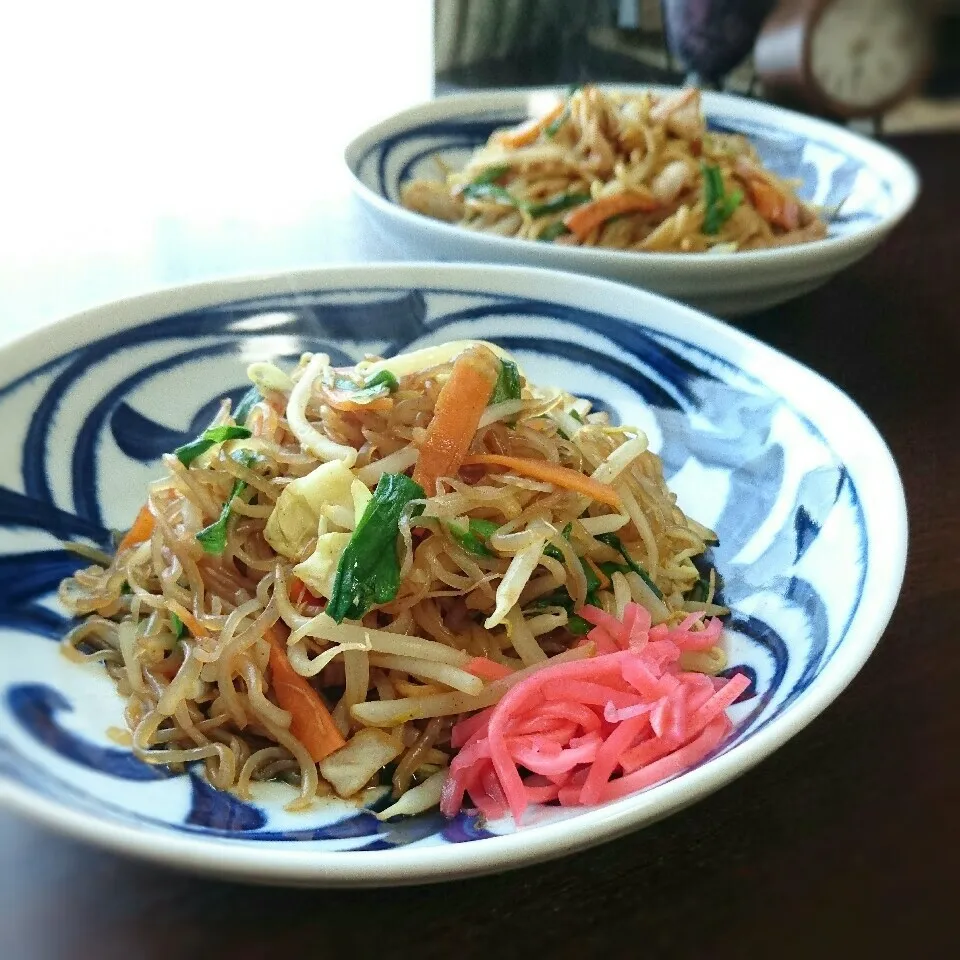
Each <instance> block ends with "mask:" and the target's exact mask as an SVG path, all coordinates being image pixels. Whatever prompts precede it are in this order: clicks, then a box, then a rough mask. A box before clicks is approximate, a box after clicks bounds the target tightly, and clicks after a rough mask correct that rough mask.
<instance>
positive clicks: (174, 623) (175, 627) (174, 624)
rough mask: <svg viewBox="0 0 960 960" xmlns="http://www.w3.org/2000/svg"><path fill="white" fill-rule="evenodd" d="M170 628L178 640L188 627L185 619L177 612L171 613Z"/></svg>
mask: <svg viewBox="0 0 960 960" xmlns="http://www.w3.org/2000/svg"><path fill="white" fill-rule="evenodd" d="M170 629H171V630H172V631H173V635H174V637H175V638H176V639H177V640H179V639H180V638H181V637H182V636H183V631H184V630H185V629H186V627H184V625H183V621H182V620H181V619H180V618H179V617H178V616H177V615H176V614H175V613H171V614H170Z"/></svg>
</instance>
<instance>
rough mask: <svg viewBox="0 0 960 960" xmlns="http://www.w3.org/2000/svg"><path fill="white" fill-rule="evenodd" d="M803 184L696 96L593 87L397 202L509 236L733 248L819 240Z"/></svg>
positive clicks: (411, 188) (663, 248)
mask: <svg viewBox="0 0 960 960" xmlns="http://www.w3.org/2000/svg"><path fill="white" fill-rule="evenodd" d="M797 186H798V184H797V183H794V182H790V181H787V180H783V179H781V178H779V177H777V176H776V175H774V174H773V173H771V172H770V171H769V170H767V169H765V168H764V166H763V164H762V163H761V162H760V159H759V157H758V155H757V152H756V150H755V149H754V147H753V146H752V145H751V143H750V141H749V140H748V139H747V138H746V137H743V136H740V135H738V134H726V133H714V132H710V131H709V130H708V129H707V125H706V122H705V120H704V116H703V113H702V110H701V105H700V92H699V91H698V90H696V89H693V88H688V89H685V90H682V91H678V92H675V93H668V94H665V95H658V94H655V93H652V92H644V93H638V94H627V93H610V92H607V91H604V90H601V89H599V88H597V87H592V86H587V87H582V88H580V89H578V90H575V91H574V92H572V93H571V94H570V96H569V97H568V98H567V99H566V100H564V101H561V102H558V103H557V104H556V105H555V106H554V107H552V108H551V109H550V110H548V111H547V112H546V113H545V114H543V115H542V116H540V117H538V118H536V119H533V120H530V121H529V122H527V123H524V124H522V125H521V126H519V127H516V128H511V129H502V130H497V131H496V132H494V133H493V135H492V136H491V137H490V139H489V140H488V141H487V143H486V144H485V145H484V146H482V147H480V148H479V149H478V150H476V151H475V152H474V153H473V155H472V156H471V157H470V159H469V160H468V161H467V164H466V166H465V167H464V168H463V169H462V170H456V171H450V172H448V173H447V175H446V179H445V180H444V181H443V182H440V181H433V180H422V179H420V180H412V181H409V182H407V183H406V184H404V185H403V187H402V190H401V200H402V202H403V205H404V206H406V207H408V208H409V209H411V210H415V211H417V212H418V213H423V214H426V215H427V216H429V217H433V218H435V219H438V220H446V221H448V222H450V223H455V224H458V225H460V226H463V227H467V228H469V229H471V230H477V231H480V232H483V233H491V234H498V235H500V236H505V237H518V238H520V239H524V240H540V241H548V242H552V243H558V244H565V245H570V246H584V247H606V248H611V249H616V250H644V251H649V252H661V253H703V252H708V251H713V252H716V253H726V252H735V251H738V250H758V249H762V248H765V247H778V246H786V245H789V244H796V243H804V242H807V241H810V240H818V239H820V238H821V237H824V236H825V235H826V226H825V224H824V223H823V221H822V219H821V218H820V216H819V215H818V213H817V211H816V209H815V208H814V207H812V206H810V205H808V204H806V203H804V202H803V201H802V200H800V199H799V198H798V197H797V194H796V188H797Z"/></svg>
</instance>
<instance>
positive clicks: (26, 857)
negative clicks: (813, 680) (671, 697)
mask: <svg viewBox="0 0 960 960" xmlns="http://www.w3.org/2000/svg"><path fill="white" fill-rule="evenodd" d="M896 146H898V147H899V148H900V149H902V150H903V151H904V152H905V153H906V154H907V156H908V157H910V158H911V159H912V160H913V161H914V162H915V163H916V165H917V167H918V168H919V170H920V173H921V175H922V178H923V181H924V189H923V195H922V197H921V200H920V202H919V204H918V206H917V208H916V210H915V211H914V212H913V213H912V214H911V215H910V217H909V218H908V220H907V221H906V222H905V223H904V224H903V225H902V226H901V227H900V228H899V229H898V231H897V232H896V234H895V235H894V236H893V237H892V238H891V239H890V240H889V241H888V242H887V243H886V244H885V245H884V246H883V247H882V248H881V249H880V250H879V251H877V252H876V253H875V254H874V255H873V256H871V257H870V258H868V259H867V260H866V261H865V262H864V263H862V264H860V265H859V266H857V267H855V268H853V269H851V270H850V271H848V272H847V273H845V274H843V275H842V276H840V277H837V278H836V279H835V280H834V281H833V282H831V283H830V284H829V285H828V286H826V287H825V288H823V289H822V290H821V291H819V292H817V293H815V294H813V295H810V296H807V297H804V298H803V299H801V300H797V301H796V302H794V303H792V304H789V305H787V306H785V307H781V308H777V309H775V310H772V311H769V312H768V313H765V314H763V315H759V316H755V317H751V318H749V319H748V320H746V321H742V322H741V326H743V327H745V328H746V329H747V330H749V331H750V332H751V333H753V334H755V335H756V336H758V337H760V338H761V339H763V340H765V341H767V342H768V343H771V344H773V345H774V346H776V347H779V348H780V349H782V350H784V351H785V352H786V353H789V354H790V355H792V356H794V357H796V358H798V359H799V360H801V361H803V362H804V363H806V364H808V365H809V366H811V367H813V368H814V369H816V370H818V371H819V372H821V373H823V374H824V375H826V376H827V377H829V378H830V379H831V380H833V381H834V382H835V383H837V384H838V385H839V386H841V387H842V388H843V389H844V390H846V391H848V392H849V393H850V395H851V396H852V397H853V398H854V399H855V400H856V401H857V402H859V403H860V404H861V405H862V406H863V408H864V409H865V410H866V412H867V413H868V414H869V415H870V416H871V417H872V418H873V420H874V421H875V422H876V424H877V426H878V427H879V429H880V431H881V433H882V434H883V435H884V436H885V437H886V439H887V441H888V443H889V444H890V446H891V447H892V449H893V453H894V455H895V457H896V459H897V462H898V463H899V465H900V469H901V472H902V475H903V480H904V484H905V486H906V491H907V500H908V506H909V516H910V556H909V563H908V568H907V576H906V582H905V584H904V588H903V593H902V595H901V600H900V603H899V605H898V607H897V609H896V612H895V614H894V616H893V620H892V622H891V624H890V626H889V628H888V630H887V632H886V634H885V636H884V638H883V640H882V641H881V643H880V646H879V647H878V649H877V651H876V653H875V654H874V655H873V656H872V657H871V659H870V661H869V662H868V663H867V665H866V666H865V667H864V669H863V671H862V672H861V673H860V675H859V676H858V677H857V678H856V679H855V680H854V682H853V683H852V684H851V686H850V687H849V688H848V690H847V691H846V692H845V693H843V694H842V695H841V697H840V698H839V700H838V701H837V702H836V703H835V704H834V705H833V706H831V707H830V708H829V709H828V710H827V711H826V712H825V713H824V714H823V715H822V716H821V717H820V718H819V719H817V720H816V721H815V722H814V723H812V724H811V725H810V726H809V727H808V728H807V729H806V730H805V731H804V732H803V733H801V734H800V735H798V736H797V737H795V738H794V739H793V740H792V741H790V742H789V743H788V744H786V745H785V746H784V747H783V748H782V749H780V750H779V751H778V752H777V753H776V754H775V755H774V756H772V757H770V758H769V759H768V760H766V761H765V762H764V763H762V764H761V765H760V766H759V767H758V768H756V769H755V770H753V771H752V772H750V773H749V774H747V775H746V776H744V777H742V778H741V779H739V780H737V781H736V782H734V783H733V784H731V785H730V786H728V787H726V788H725V789H723V790H721V791H720V792H719V793H716V794H714V795H713V796H711V797H709V798H708V799H706V800H704V801H702V802H701V803H698V804H697V805H696V806H694V807H692V808H691V809H689V810H686V811H685V812H683V813H680V814H677V815H676V816H673V817H670V818H669V819H667V820H666V821H664V822H662V823H659V824H657V825H655V826H652V827H648V828H646V829H644V830H641V831H639V832H637V833H635V834H633V835H632V836H628V837H625V838H623V839H621V840H617V841H615V842H613V843H610V844H607V845H605V846H602V847H599V848H597V849H594V850H591V851H588V852H586V853H581V854H576V855H573V856H570V857H567V858H565V859H562V860H558V861H555V862H553V863H549V864H546V865H542V866H537V867H533V868H529V869H524V870H519V871H516V872H514V873H509V874H504V875H501V876H493V877H488V878H484V879H479V880H472V881H464V882H457V883H449V884H446V885H444V886H433V887H418V888H408V889H399V890H384V891H357V892H354V891H323V890H282V889H257V888H253V887H243V886H238V885H234V884H228V883H220V882H216V881H213V880H209V879H197V878H194V877H191V876H188V875H181V874H178V873H172V872H168V871H165V870H161V869H158V868H155V867H152V866H147V865H143V864H140V863H136V862H132V861H127V860H123V859H120V858H118V857H116V856H113V855H110V854H107V853H103V852H101V851H99V850H96V849H92V848H87V847H84V846H81V845H79V844H76V843H74V842H72V841H69V840H65V839H62V838H60V837H58V836H55V835H53V834H51V833H48V832H46V831H45V830H42V829H39V828H37V827H34V826H33V825H31V824H30V823H27V822H25V821H22V820H20V819H17V818H14V817H12V816H10V815H8V814H3V813H0V857H2V862H0V956H2V957H3V958H5V960H34V958H41V957H43V958H47V957H50V958H60V957H71V958H73V957H76V958H80V960H86V958H90V960H93V958H97V960H112V958H114V957H116V958H124V960H129V958H153V957H158V958H159V957H164V958H167V957H169V958H191V957H204V958H207V957H220V956H223V957H230V958H232V960H243V958H259V957H282V956H287V957H294V956H296V957H338V958H343V957H366V956H381V957H393V956H411V957H413V956H416V957H421V958H428V957H448V956H449V957H452V956H481V955H488V954H489V953H490V951H495V955H496V956H503V957H506V956H510V957H513V956H528V957H539V956H546V955H549V954H551V953H559V955H561V956H567V955H573V954H575V953H576V954H578V955H582V956H591V957H592V956H601V955H610V956H633V955H637V956H639V955H641V954H643V955H645V956H670V957H698V958H699V957H709V958H725V957H736V958H752V957H819V956H824V957H833V956H840V955H846V956H851V957H860V956H863V957H867V956H881V957H885V956H894V955H899V954H905V953H906V952H907V951H911V952H915V953H916V954H917V955H918V956H922V957H927V956H948V955H954V956H957V955H960V952H957V953H954V952H953V951H952V950H951V949H949V947H950V945H951V944H952V946H953V948H960V934H958V926H957V921H956V915H955V912H954V911H955V910H956V906H955V900H956V897H955V894H954V893H952V892H951V891H952V890H954V889H955V883H953V882H951V881H952V880H955V874H956V872H957V870H956V867H957V863H958V857H957V854H958V852H960V850H958V843H957V839H956V838H957V827H956V824H957V812H958V809H960V763H958V751H957V744H958V743H960V709H958V707H960V703H958V698H957V690H958V688H960V637H958V635H957V633H956V628H955V626H954V625H953V616H954V611H953V608H952V603H957V602H960V564H958V562H957V546H956V544H957V543H958V542H960V444H958V442H957V432H958V431H957V420H958V415H960V376H958V365H960V364H958V361H960V258H958V255H957V250H958V248H960V199H958V193H957V190H956V173H955V171H956V169H957V167H958V166H960V136H953V135H940V136H936V137H929V138H912V139H903V140H900V141H898V142H897V143H896Z"/></svg>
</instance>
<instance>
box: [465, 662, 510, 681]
mask: <svg viewBox="0 0 960 960" xmlns="http://www.w3.org/2000/svg"><path fill="white" fill-rule="evenodd" d="M463 669H464V670H466V671H467V673H472V674H473V675H474V676H475V677H479V678H480V679H481V680H502V679H503V678H504V677H509V676H510V674H512V673H513V671H512V670H511V669H510V668H509V667H508V666H506V665H505V664H502V663H497V661H496V660H491V659H490V658H489V657H473V658H472V659H471V660H468V661H467V664H466V666H465V667H464V668H463Z"/></svg>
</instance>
